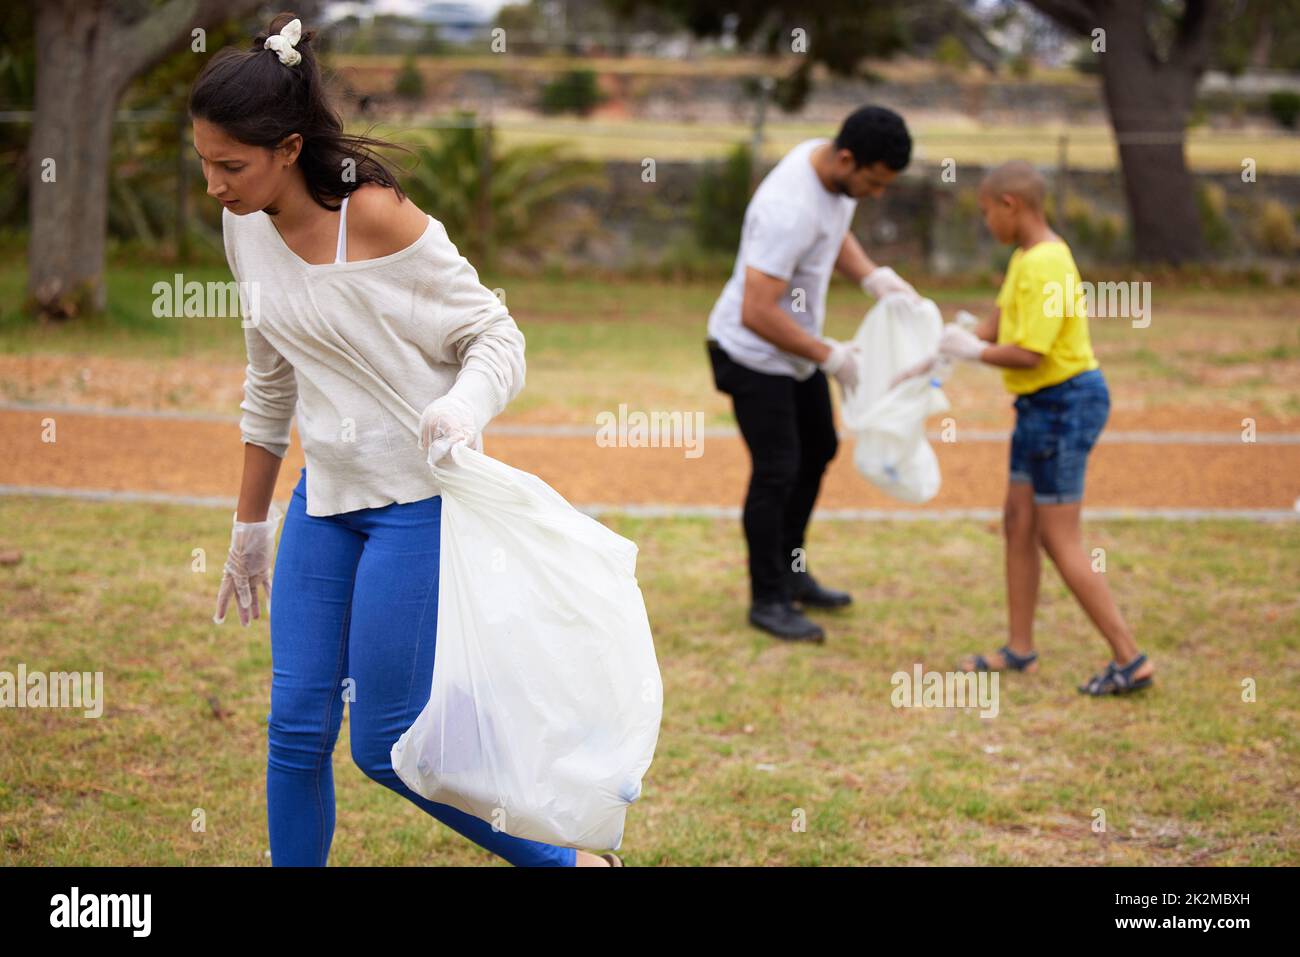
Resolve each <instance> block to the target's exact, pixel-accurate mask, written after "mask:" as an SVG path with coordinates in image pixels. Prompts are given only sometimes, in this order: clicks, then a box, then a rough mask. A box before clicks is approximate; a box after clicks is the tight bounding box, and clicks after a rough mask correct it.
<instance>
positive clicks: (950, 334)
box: [939, 322, 990, 362]
mask: <svg viewBox="0 0 1300 957" xmlns="http://www.w3.org/2000/svg"><path fill="white" fill-rule="evenodd" d="M989 345H990V343H987V342H985V341H984V340H983V339H981V338H980V337H979V336H977V335H975V333H973V332H971V331H970V330H969V329H965V328H963V327H962V326H959V325H957V324H956V323H955V322H950V323H948V324H947V325H946V326H944V327H943V332H942V334H940V336H939V355H941V356H948V357H950V358H953V359H965V360H966V361H967V362H978V361H979V357H980V355H981V353H983V352H984V350H985V349H987V348H988V347H989Z"/></svg>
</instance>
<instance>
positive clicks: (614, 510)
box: [0, 485, 1300, 522]
mask: <svg viewBox="0 0 1300 957" xmlns="http://www.w3.org/2000/svg"><path fill="white" fill-rule="evenodd" d="M0 495H38V496H42V497H45V498H80V499H86V500H89V501H96V502H136V503H147V504H154V505H188V506H198V507H203V508H221V509H230V510H233V509H234V508H235V506H236V504H237V499H235V498H234V497H229V496H201V495H173V494H170V493H168V492H121V491H117V490H115V489H90V488H51V487H49V486H40V485H0ZM574 507H575V508H577V509H578V510H579V511H581V512H585V513H586V514H588V515H590V516H592V517H593V518H599V517H600V516H602V515H626V516H629V517H631V518H725V519H731V520H734V521H739V520H740V508H738V507H735V506H727V505H671V504H665V505H647V504H636V503H629V504H626V505H609V504H604V503H596V504H588V505H581V504H577V503H574ZM812 517H813V518H814V519H818V520H821V521H832V522H890V521H898V522H916V521H921V522H927V521H934V522H943V521H980V522H987V521H996V520H1000V519H1001V518H1002V510H1001V509H1000V508H943V509H933V510H931V509H906V508H900V509H889V508H865V509H853V508H819V509H814V510H813V515H812ZM1084 517H1085V518H1087V519H1089V520H1090V521H1110V520H1130V519H1143V520H1163V521H1176V522H1196V521H1211V520H1214V519H1240V520H1245V521H1255V522H1295V521H1300V511H1295V510H1291V511H1288V510H1286V509H1271V508H1085V509H1084Z"/></svg>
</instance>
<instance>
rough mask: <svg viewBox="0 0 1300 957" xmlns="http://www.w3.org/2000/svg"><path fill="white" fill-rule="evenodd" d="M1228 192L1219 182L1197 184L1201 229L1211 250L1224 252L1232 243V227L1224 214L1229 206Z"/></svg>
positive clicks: (1197, 204) (1197, 203) (1197, 202)
mask: <svg viewBox="0 0 1300 957" xmlns="http://www.w3.org/2000/svg"><path fill="white" fill-rule="evenodd" d="M1227 205H1228V201H1227V194H1226V193H1225V192H1224V191H1223V187H1222V186H1220V185H1218V184H1217V183H1198V184H1197V186H1196V208H1197V209H1198V210H1199V211H1200V214H1201V231H1202V232H1203V233H1204V234H1205V244H1206V246H1208V247H1209V249H1210V251H1211V252H1223V251H1224V250H1226V249H1227V248H1228V246H1229V245H1231V243H1232V227H1231V226H1229V225H1228V217H1227V216H1226V215H1224V210H1225V209H1226V208H1227Z"/></svg>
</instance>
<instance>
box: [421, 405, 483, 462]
mask: <svg viewBox="0 0 1300 957" xmlns="http://www.w3.org/2000/svg"><path fill="white" fill-rule="evenodd" d="M477 423H478V419H477V417H476V416H475V414H474V407H473V406H472V405H470V403H469V402H467V401H466V400H465V399H463V398H461V397H460V396H458V395H456V394H455V391H454V389H453V391H451V392H448V393H447V394H446V395H444V396H441V397H440V398H437V399H434V400H433V401H432V402H430V403H429V404H428V405H427V406H425V409H424V412H423V413H422V414H421V415H420V448H422V449H425V448H427V449H428V450H429V455H428V460H429V464H430V465H437V464H438V462H439V461H440V460H441V459H442V458H443V457H444V456H445V455H446V454H447V453H448V452H450V451H451V447H452V446H453V445H455V444H456V443H457V442H466V443H472V442H473V441H474V437H475V436H476V435H478V431H479V430H478V424H477Z"/></svg>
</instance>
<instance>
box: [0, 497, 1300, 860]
mask: <svg viewBox="0 0 1300 957" xmlns="http://www.w3.org/2000/svg"><path fill="white" fill-rule="evenodd" d="M225 521H226V520H225V517H224V516H223V515H220V514H218V511H217V510H201V509H188V508H180V507H168V506H140V505H129V504H103V503H90V502H81V501H71V500H68V501H57V500H52V499H41V498H12V497H11V498H0V528H4V529H5V530H6V533H5V534H6V541H5V545H6V546H9V547H17V548H20V549H21V550H22V551H23V553H24V560H23V562H22V563H21V564H19V565H17V566H15V567H4V568H0V604H2V605H3V607H4V609H5V616H4V624H3V630H2V631H0V669H5V670H10V671H14V670H16V668H17V665H18V663H19V662H24V663H25V664H26V665H27V667H28V668H29V669H31V670H59V669H78V670H90V671H96V670H100V671H103V672H104V673H105V696H106V699H107V702H106V707H105V713H104V716H103V717H102V718H100V719H97V720H96V719H86V718H82V717H80V716H78V715H76V714H72V713H67V712H58V711H55V710H52V709H51V710H45V711H33V710H22V711H18V710H15V711H7V710H6V711H3V712H0V861H3V862H4V863H6V864H91V865H108V864H241V865H247V864H258V863H265V851H266V847H267V844H266V817H265V814H266V807H265V790H264V788H265V777H264V775H265V758H266V739H265V734H266V722H265V718H266V712H267V709H268V701H269V698H268V694H269V684H270V676H271V660H270V651H269V643H268V641H269V640H268V631H267V623H266V620H265V619H263V620H261V621H260V622H258V623H257V624H255V625H254V626H252V627H250V628H248V629H241V628H240V626H239V625H238V621H237V618H236V617H235V616H233V615H232V616H231V617H230V618H228V619H227V622H226V624H225V625H222V626H216V625H213V624H212V623H211V620H210V619H211V615H212V606H213V599H214V595H215V592H216V586H217V582H218V579H219V576H220V567H221V562H222V559H223V557H224V552H225V546H226V543H227V541H228V536H229V532H228V524H223V523H225ZM609 524H611V525H612V526H613V527H614V528H615V529H617V530H618V531H619V532H621V533H622V534H624V535H627V536H628V537H630V538H632V539H633V540H634V541H636V542H637V543H638V545H639V546H640V557H639V562H638V573H639V579H640V583H641V587H642V590H643V593H644V594H645V596H646V602H647V606H648V608H649V612H650V618H651V622H652V625H653V628H654V634H655V642H656V648H657V652H658V656H659V661H660V667H661V669H662V672H663V677H664V686H665V704H664V721H663V727H662V733H661V736H660V741H659V747H658V751H657V754H656V758H655V762H654V764H653V765H652V767H651V769H650V772H649V775H648V776H647V779H646V781H645V789H644V797H643V798H642V800H641V801H640V802H639V803H638V804H637V805H635V806H634V807H633V808H632V810H631V812H630V814H629V818H628V829H627V834H626V840H625V846H624V849H625V852H626V856H627V859H628V860H629V862H630V863H632V864H637V865H652V864H723V863H726V864H808V865H813V864H923V863H924V864H939V863H942V864H959V863H969V864H1016V863H1035V864H1067V863H1068V864H1094V863H1102V864H1157V863H1169V864H1290V865H1294V864H1296V863H1298V862H1300V852H1298V851H1297V848H1300V833H1298V831H1297V824H1296V818H1295V810H1294V804H1295V789H1296V786H1297V780H1296V767H1297V757H1300V755H1298V754H1297V740H1296V727H1297V721H1296V718H1297V712H1298V710H1300V616H1298V611H1300V603H1297V599H1296V594H1297V588H1296V585H1297V580H1296V578H1297V576H1296V569H1297V568H1298V567H1300V526H1296V525H1292V524H1286V525H1277V526H1273V525H1259V524H1248V523H1234V522H1212V523H1198V524H1197V523H1185V524H1161V523H1154V522H1152V523H1144V522H1134V523H1126V522H1107V523H1097V524H1093V525H1091V526H1090V527H1089V529H1088V540H1089V545H1090V546H1093V545H1098V546H1101V547H1104V548H1105V549H1106V550H1107V553H1108V559H1109V571H1108V572H1107V574H1108V576H1109V577H1110V582H1111V585H1112V588H1113V589H1114V591H1115V593H1116V596H1117V599H1118V601H1119V603H1120V605H1121V607H1122V608H1123V609H1124V610H1125V613H1126V615H1127V616H1128V618H1129V620H1130V621H1131V623H1132V624H1133V626H1134V628H1135V630H1136V632H1137V634H1138V636H1139V644H1140V647H1142V648H1143V650H1145V651H1147V652H1148V653H1149V654H1150V655H1151V656H1152V659H1153V660H1154V662H1155V663H1156V666H1157V668H1158V669H1159V673H1158V679H1157V682H1158V683H1157V686H1156V687H1155V688H1154V689H1153V690H1152V691H1150V692H1146V693H1144V694H1143V695H1142V696H1136V697H1133V698H1129V699H1112V700H1092V699H1086V698H1084V697H1082V696H1081V695H1079V694H1077V693H1076V692H1075V690H1074V686H1075V684H1076V683H1077V682H1079V681H1081V680H1082V679H1084V678H1085V677H1087V676H1088V675H1089V674H1090V673H1091V672H1092V671H1093V670H1095V669H1096V667H1097V666H1098V665H1099V664H1100V662H1102V661H1103V660H1104V658H1105V654H1104V645H1103V643H1102V642H1101V640H1100V639H1099V638H1098V637H1097V636H1096V635H1095V634H1094V633H1093V631H1092V630H1091V628H1090V627H1089V626H1088V624H1087V623H1086V621H1085V619H1084V617H1083V614H1082V612H1081V611H1080V610H1079V609H1078V608H1077V607H1076V606H1075V605H1074V603H1073V602H1072V600H1071V599H1070V598H1069V596H1068V595H1067V593H1066V592H1065V591H1064V588H1063V586H1062V585H1061V584H1060V582H1059V579H1057V577H1056V575H1055V573H1054V572H1051V571H1048V572H1047V573H1046V575H1045V579H1044V588H1043V596H1042V607H1041V609H1040V613H1039V618H1038V629H1039V631H1038V633H1039V647H1040V651H1041V653H1042V656H1043V659H1042V668H1041V670H1040V672H1039V674H1037V675H1035V676H1025V675H1010V676H1007V677H1006V678H1005V681H1004V682H1003V683H1002V687H1001V702H1000V709H1001V711H1000V714H999V715H998V717H996V718H993V719H981V718H979V717H978V716H977V714H976V713H975V712H974V711H971V712H962V711H950V710H924V709H908V710H895V709H894V708H893V707H892V706H891V704H890V690H891V686H890V676H891V674H892V673H893V672H895V671H897V670H908V669H910V668H911V666H912V664H913V663H914V662H921V663H923V665H924V666H925V667H926V668H927V669H934V670H948V669H949V668H951V667H952V666H953V663H954V662H955V661H956V660H957V659H958V658H959V657H960V655H962V654H964V653H966V652H969V651H973V650H981V651H989V650H992V649H994V648H996V647H997V646H998V645H999V644H1000V638H1001V635H1002V630H1003V618H1004V613H1003V604H1002V594H1001V585H1000V582H999V574H998V569H1000V567H1001V544H1000V540H999V538H998V536H997V534H996V533H995V532H994V531H993V529H992V528H991V527H988V526H985V525H983V524H981V523H928V522H927V523H905V522H900V523H887V524H869V525H868V524H856V523H836V522H822V523H815V524H814V527H813V532H812V538H811V540H810V542H809V554H810V559H809V560H810V567H811V568H812V569H813V570H814V571H817V572H818V573H819V574H820V575H821V576H822V577H823V578H824V579H825V580H826V581H827V582H828V583H830V584H833V585H839V586H843V587H848V588H851V589H852V590H853V592H854V594H855V597H856V599H857V602H856V604H855V606H854V608H853V610H852V611H851V612H849V613H847V614H842V615H831V616H826V617H825V618H824V619H823V620H824V621H825V622H826V623H827V627H828V632H829V641H828V643H827V644H826V645H825V646H824V647H821V648H812V647H786V646H782V645H780V644H778V643H775V642H773V641H771V640H769V639H767V638H765V637H763V636H762V635H761V634H759V633H758V632H755V631H753V630H751V629H750V628H748V627H747V626H746V624H745V622H744V598H745V594H746V588H747V585H746V581H745V572H744V546H743V541H742V539H741V536H740V530H739V527H738V523H734V522H729V521H707V520H640V519H631V518H627V517H614V518H612V519H610V520H609ZM196 548H202V549H206V550H207V570H206V571H203V572H198V571H193V570H192V569H191V563H192V561H193V558H192V550H193V549H196ZM1244 678H1253V679H1255V681H1256V682H1257V685H1258V700H1257V701H1256V702H1255V703H1249V704H1248V703H1245V702H1243V701H1242V699H1241V681H1242V680H1243V679H1244ZM214 708H215V709H216V710H218V711H220V713H221V715H222V716H221V717H220V718H218V717H216V716H215V713H214ZM348 740H349V739H348V723H347V721H345V722H344V726H343V733H342V735H341V737H340V739H339V742H338V745H337V749H336V753H335V772H336V789H337V799H338V824H337V830H336V834H335V840H334V845H333V851H332V857H331V861H332V863H333V864H336V865H356V864H386V865H425V864H477V863H487V862H489V861H491V860H493V859H491V858H489V857H488V855H487V854H486V853H485V852H482V851H480V850H479V849H477V848H476V847H474V846H473V845H471V844H470V843H469V842H467V841H465V840H464V839H462V838H460V837H459V835H456V834H454V833H452V832H450V831H449V830H448V829H446V828H445V827H442V826H441V825H438V824H436V823H435V822H433V821H432V819H430V818H428V817H426V816H425V815H424V814H423V813H422V812H421V811H420V810H419V809H418V808H416V807H415V806H414V805H411V804H409V803H407V802H405V801H403V800H402V799H401V798H399V797H398V796H396V795H394V794H392V793H391V792H389V791H387V790H385V789H384V788H382V787H381V786H379V785H377V784H375V783H374V782H372V781H370V780H369V779H367V778H365V777H364V776H363V775H362V774H361V772H360V770H358V769H357V768H356V767H355V766H354V765H353V763H352V762H351V760H350V757H349V755H350V751H349V745H348ZM196 808H201V809H203V811H204V812H205V814H206V822H207V829H206V831H204V832H201V833H196V832H194V831H193V830H191V814H192V812H193V811H194V809H196ZM1098 808H1100V809H1102V810H1104V812H1105V814H1106V819H1107V830H1106V832H1105V833H1102V834H1098V833H1094V832H1093V831H1092V829H1091V826H1090V825H1091V822H1092V819H1093V814H1094V810H1095V809H1098ZM800 812H802V813H803V814H804V815H805V816H806V820H807V829H806V830H805V831H796V830H793V829H792V826H791V822H792V820H794V815H796V814H798V813H800Z"/></svg>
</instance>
